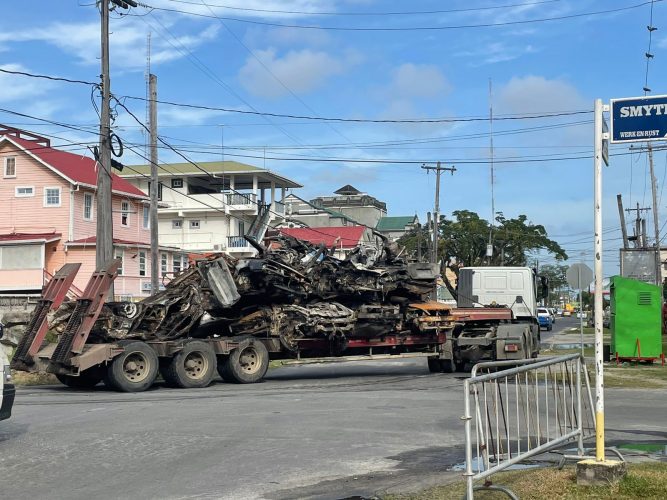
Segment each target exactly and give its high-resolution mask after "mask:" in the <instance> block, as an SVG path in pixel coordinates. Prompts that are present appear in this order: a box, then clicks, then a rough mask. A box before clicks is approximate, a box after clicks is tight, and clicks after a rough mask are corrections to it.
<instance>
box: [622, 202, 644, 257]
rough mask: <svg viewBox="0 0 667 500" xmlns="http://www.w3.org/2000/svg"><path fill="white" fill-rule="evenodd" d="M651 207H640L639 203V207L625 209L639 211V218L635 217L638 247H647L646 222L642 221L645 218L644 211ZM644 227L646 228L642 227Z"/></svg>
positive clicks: (636, 243) (636, 244) (636, 245)
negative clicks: (642, 215)
mask: <svg viewBox="0 0 667 500" xmlns="http://www.w3.org/2000/svg"><path fill="white" fill-rule="evenodd" d="M649 210H650V208H639V203H637V208H626V209H625V211H626V212H628V213H630V212H635V211H636V212H637V218H636V219H635V247H636V248H645V247H646V230H645V227H646V223H645V222H642V221H643V220H644V219H642V217H641V213H642V212H648V211H649ZM642 228H644V229H642Z"/></svg>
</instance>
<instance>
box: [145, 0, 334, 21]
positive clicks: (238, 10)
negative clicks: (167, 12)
mask: <svg viewBox="0 0 667 500" xmlns="http://www.w3.org/2000/svg"><path fill="white" fill-rule="evenodd" d="M223 3H224V7H223V6H221V5H220V2H215V1H213V2H209V1H207V0H203V1H201V4H197V3H187V4H177V5H176V6H175V5H174V2H172V1H170V0H153V1H152V2H150V4H151V6H152V7H158V8H167V9H176V10H178V11H180V12H181V14H182V15H187V16H188V17H191V16H190V15H189V14H186V13H191V14H196V15H199V16H218V17H220V18H222V19H223V20H225V18H228V17H229V18H244V17H245V18H262V19H273V20H275V19H281V18H284V19H293V18H301V17H312V15H309V14H307V13H308V12H335V11H336V10H337V9H336V3H337V2H335V1H334V0H226V1H225V2H223ZM339 3H340V2H339ZM216 4H217V5H216ZM172 14H174V15H177V13H173V12H172ZM318 17H319V16H318Z"/></svg>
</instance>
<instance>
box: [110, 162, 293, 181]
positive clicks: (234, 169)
mask: <svg viewBox="0 0 667 500" xmlns="http://www.w3.org/2000/svg"><path fill="white" fill-rule="evenodd" d="M195 163H196V164H197V165H198V167H199V168H197V167H195V166H194V165H193V164H192V163H188V162H182V163H160V169H159V171H158V175H159V176H160V177H163V176H169V177H174V176H179V175H202V174H204V172H202V170H204V171H206V172H208V173H209V174H214V175H215V174H258V175H259V176H260V177H263V178H267V179H270V178H273V179H274V180H276V181H282V182H281V184H283V185H284V187H303V186H302V185H301V184H299V183H298V182H295V181H293V180H291V179H288V178H286V177H283V176H281V175H279V174H276V173H274V172H271V171H270V170H267V169H264V168H259V167H255V166H253V165H248V164H246V163H240V162H238V161H197V162H195ZM150 174H151V166H150V165H128V166H127V169H125V171H123V172H121V173H119V174H118V175H120V176H121V177H126V178H133V177H144V176H147V175H150Z"/></svg>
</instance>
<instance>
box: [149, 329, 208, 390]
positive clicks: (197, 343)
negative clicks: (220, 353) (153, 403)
mask: <svg viewBox="0 0 667 500" xmlns="http://www.w3.org/2000/svg"><path fill="white" fill-rule="evenodd" d="M216 364H217V363H216V358H215V352H214V351H213V348H212V347H211V346H210V344H208V343H207V342H203V341H201V340H191V341H189V342H187V343H186V344H185V345H184V346H183V349H181V350H180V351H179V352H177V353H176V355H175V356H174V357H173V358H172V359H171V360H170V362H169V364H167V365H166V366H165V367H164V369H163V370H162V376H163V377H164V380H165V382H166V383H167V385H170V386H174V387H182V388H185V389H194V388H199V387H206V386H207V385H208V384H210V383H211V380H212V379H213V374H214V373H215V368H216Z"/></svg>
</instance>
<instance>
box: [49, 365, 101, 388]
mask: <svg viewBox="0 0 667 500" xmlns="http://www.w3.org/2000/svg"><path fill="white" fill-rule="evenodd" d="M104 372H105V367H104V366H93V367H92V368H88V369H87V370H85V371H82V372H81V373H80V374H79V376H78V377H75V376H73V375H60V374H57V375H56V378H57V379H58V380H59V381H60V382H61V383H62V384H64V385H66V386H67V387H71V388H73V389H92V388H93V387H95V386H96V385H97V384H99V383H100V382H101V381H102V379H103V378H104Z"/></svg>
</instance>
